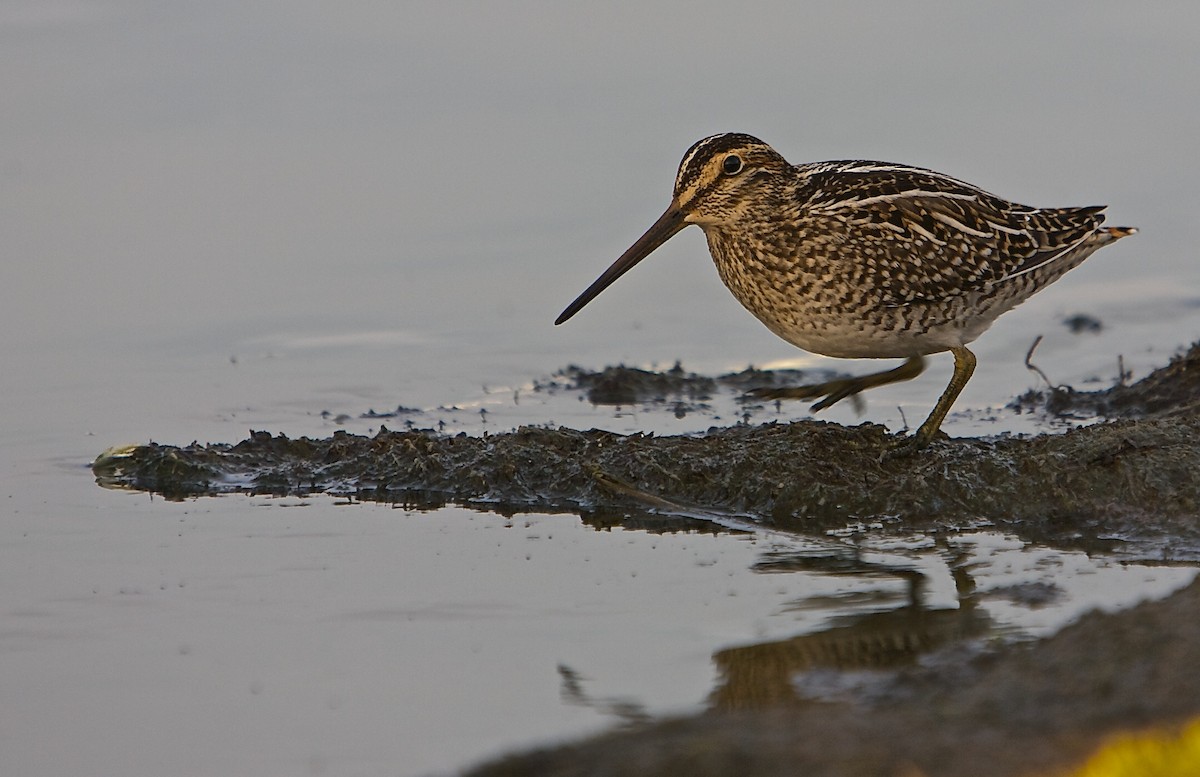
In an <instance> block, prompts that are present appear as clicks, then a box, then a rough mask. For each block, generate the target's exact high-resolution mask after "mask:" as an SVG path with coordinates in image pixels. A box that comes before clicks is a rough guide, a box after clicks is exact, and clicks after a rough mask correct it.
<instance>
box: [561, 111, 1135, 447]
mask: <svg viewBox="0 0 1200 777" xmlns="http://www.w3.org/2000/svg"><path fill="white" fill-rule="evenodd" d="M1105 207H1106V206H1093V207H1071V208H1033V207H1029V206H1026V205H1020V204H1018V203H1015V202H1011V201H1009V200H1005V199H1003V198H1001V197H997V196H996V195H993V194H989V193H988V192H986V191H984V190H983V189H980V188H979V187H977V186H974V185H972V184H969V183H966V182H965V181H961V180H959V179H957V178H952V177H950V176H948V175H944V174H942V173H938V172H934V171H933V170H928V169H925V168H921V167H913V166H910V165H903V164H894V163H891V162H877V161H870V160H861V159H854V160H835V161H828V162H813V163H806V164H799V165H792V164H790V163H789V162H788V161H787V160H785V159H784V158H783V156H781V155H780V154H779V153H778V152H777V151H775V149H773V148H772V147H771V146H769V145H767V144H766V143H765V142H763V141H762V140H759V139H758V138H756V137H754V136H752V135H746V134H742V133H722V134H717V135H711V136H709V137H707V138H704V139H702V140H699V141H697V142H696V143H694V144H693V145H692V147H691V148H689V149H688V150H687V153H685V154H684V155H683V160H682V161H681V162H680V163H679V172H678V174H677V175H676V177H675V187H674V192H673V195H672V197H671V202H670V205H669V206H668V207H667V209H666V211H665V212H663V214H662V215H661V216H660V217H659V218H658V220H657V221H655V222H654V224H653V225H652V226H651V227H650V228H649V229H648V230H646V232H645V234H643V235H642V236H641V237H640V238H638V239H637V241H636V242H634V244H633V245H632V246H630V248H629V249H628V250H627V251H625V253H623V254H621V256H620V258H618V259H617V260H616V261H615V262H614V263H613V264H612V265H611V266H610V267H609V268H608V269H607V270H605V271H604V272H603V273H602V274H601V275H600V277H599V278H597V279H596V281H595V282H594V283H592V284H591V285H590V286H589V287H588V288H587V289H586V290H585V291H584V292H583V293H582V294H580V295H579V297H577V298H576V299H575V301H574V302H572V303H571V304H570V305H568V306H567V307H566V309H565V310H563V312H562V314H561V315H559V317H558V319H557V320H556V321H555V322H554V323H555V324H556V325H557V324H562V323H563V322H565V321H566V320H567V319H569V318H571V317H572V316H574V315H575V314H576V313H578V312H579V311H580V310H581V309H582V308H583V307H584V306H585V305H587V304H588V303H589V302H591V301H592V300H593V299H595V297H596V296H597V295H599V294H600V293H601V292H602V291H604V289H606V288H608V286H609V285H611V284H612V283H613V282H614V281H616V280H617V279H618V278H619V277H621V276H622V275H624V274H625V273H626V272H628V271H629V270H630V269H632V268H633V266H634V265H636V264H637V263H638V262H640V261H642V260H643V259H645V258H646V257H647V256H649V255H650V253H652V252H653V251H654V250H655V249H657V248H658V247H659V246H661V245H662V244H663V243H665V242H666V241H667V240H669V239H670V238H671V237H672V236H674V235H675V234H676V233H678V232H679V231H680V230H682V229H684V228H685V227H687V226H689V225H692V224H695V225H696V226H699V227H700V229H701V230H703V231H704V235H705V237H706V239H707V241H708V248H709V252H710V253H711V254H712V259H713V262H714V263H715V264H716V268H717V274H718V275H719V276H720V278H721V281H722V282H724V284H725V286H727V287H728V288H729V290H730V291H731V292H732V293H733V296H734V297H736V298H737V300H738V301H739V302H740V303H741V304H742V306H743V307H745V308H746V309H747V310H748V311H749V312H750V313H752V314H753V315H754V316H755V317H756V318H758V320H759V321H761V322H762V323H763V324H765V325H766V327H767V328H768V329H770V330H771V331H772V332H774V333H775V334H776V335H778V336H779V337H781V338H783V339H784V340H786V341H787V342H789V343H791V344H792V345H795V346H797V347H799V348H801V349H803V350H805V351H809V352H811V353H816V354H820V355H823V356H830V357H837V358H856V359H858V358H871V359H889V358H899V359H904V361H903V363H901V364H900V365H899V366H897V367H894V368H892V369H888V370H883V371H881V372H875V373H870V374H867V375H862V376H858V377H850V378H839V379H834V380H830V381H826V382H823V383H817V384H813V385H805V386H794V387H767V388H761V389H755V390H753V391H751V392H748V393H749V395H750V396H752V397H755V398H758V399H809V400H811V399H818V400H819V401H817V402H816V403H815V404H814V405H813V406H812V410H813V411H814V412H816V411H820V410H823V409H825V408H827V407H829V406H831V405H833V404H834V403H836V402H839V401H841V400H842V399H845V398H847V397H853V396H855V395H857V394H859V393H860V392H862V391H865V390H867V389H870V388H874V387H876V386H882V385H885V384H888V383H895V382H898V381H904V380H911V379H912V378H915V377H917V376H918V375H920V374H921V372H922V371H924V369H925V364H926V357H927V356H930V355H933V354H938V353H943V352H946V351H949V352H950V353H951V354H952V355H953V356H954V373H953V375H952V376H951V378H950V382H949V384H948V385H947V386H946V389H945V390H944V391H943V392H942V394H941V396H940V398H939V399H938V401H937V403H936V404H935V405H934V408H933V410H932V412H931V413H930V414H929V417H928V418H927V419H926V420H925V421H924V422H923V423H922V424H921V426H920V427H919V428H918V429H917V430H916V432H915V433H913V434H912V435H911V436H908V437H901V438H900V439H899V440H898V441H897V443H896V448H898V449H900V450H902V451H910V452H911V451H915V450H919V449H921V448H924V447H926V446H928V445H929V443H930V442H932V441H933V440H934V438H935V437H936V436H937V434H938V431H939V429H940V428H941V425H942V422H943V421H944V420H945V417H946V414H947V413H948V412H949V411H950V408H951V406H952V405H953V404H954V401H955V400H956V399H957V398H958V395H959V394H960V393H961V392H962V390H963V387H964V386H965V385H966V384H967V381H968V380H970V378H971V375H972V373H973V372H974V370H975V365H976V358H975V355H974V354H973V353H972V352H971V350H970V349H968V347H967V346H968V345H969V344H971V343H972V342H973V341H974V340H975V339H976V338H978V337H979V336H980V335H981V334H983V333H984V331H986V330H987V329H988V327H990V326H991V325H992V323H993V322H994V321H995V320H996V318H997V317H999V316H1000V315H1001V314H1002V313H1005V312H1006V311H1008V310H1011V309H1012V308H1013V307H1015V306H1017V305H1019V304H1020V303H1021V302H1023V301H1025V300H1026V299H1028V298H1029V297H1030V296H1032V295H1033V294H1035V293H1037V292H1038V291H1040V290H1041V289H1043V288H1045V287H1046V286H1048V285H1049V284H1051V283H1053V282H1054V281H1056V280H1058V279H1059V278H1061V277H1062V276H1063V274H1064V273H1066V272H1067V271H1068V270H1071V269H1073V268H1074V267H1076V266H1078V265H1079V264H1080V263H1081V262H1082V261H1083V260H1084V259H1086V258H1087V257H1088V256H1090V255H1091V254H1092V253H1093V252H1095V251H1096V250H1097V249H1099V248H1101V247H1102V246H1105V245H1108V244H1109V243H1112V242H1114V241H1116V240H1119V239H1120V238H1122V237H1126V236H1128V235H1132V234H1134V233H1136V232H1137V230H1136V229H1135V228H1133V227H1106V226H1104V219H1105V215H1104V210H1105Z"/></svg>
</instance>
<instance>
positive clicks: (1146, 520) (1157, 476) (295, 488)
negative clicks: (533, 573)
mask: <svg viewBox="0 0 1200 777" xmlns="http://www.w3.org/2000/svg"><path fill="white" fill-rule="evenodd" d="M1198 374H1200V348H1197V347H1193V348H1192V349H1191V350H1190V351H1188V352H1187V353H1186V354H1184V355H1182V356H1180V357H1178V358H1177V359H1175V360H1173V361H1172V362H1171V363H1170V364H1169V365H1168V366H1166V367H1164V368H1162V369H1160V370H1157V371H1155V372H1154V373H1152V374H1150V375H1149V376H1147V377H1146V378H1145V379H1143V380H1141V381H1139V382H1138V383H1136V384H1133V385H1128V386H1126V385H1118V386H1116V387H1113V388H1111V389H1107V390H1105V391H1101V392H1091V393H1084V392H1074V391H1071V390H1069V389H1065V388H1053V389H1049V390H1048V391H1047V392H1045V393H1044V394H1043V395H1041V397H1040V398H1039V396H1038V395H1033V394H1031V395H1027V396H1026V397H1024V398H1022V400H1021V401H1022V407H1023V409H1024V410H1025V411H1026V412H1041V413H1045V414H1047V415H1048V416H1053V415H1061V414H1063V413H1067V412H1071V413H1076V414H1078V413H1081V412H1086V413H1087V414H1089V415H1093V416H1094V415H1097V414H1101V415H1104V416H1106V417H1107V418H1109V419H1113V420H1104V421H1101V422H1096V423H1092V424H1090V425H1086V426H1081V427H1079V428H1075V429H1072V430H1070V431H1068V432H1066V433H1064V434H1042V435H1037V436H1033V437H1014V436H999V437H995V438H987V439H981V438H959V439H944V440H941V441H939V442H937V443H936V444H935V445H933V446H932V447H931V448H930V449H929V450H927V451H924V452H922V453H920V454H918V455H915V456H906V457H897V456H890V455H888V454H889V451H890V450H891V446H892V444H893V442H894V439H895V438H894V436H893V435H892V434H890V433H889V431H888V430H887V429H885V428H883V427H881V426H878V425H873V424H863V425H860V426H855V427H844V426H840V425H837V424H829V423H823V422H820V421H812V420H802V421H796V422H792V423H767V424H760V425H751V424H747V423H741V424H738V425H735V426H726V427H719V428H712V429H710V430H708V432H706V433H704V434H694V435H673V436H654V435H650V434H634V435H620V434H614V433H611V432H606V431H601V430H596V429H592V430H587V431H581V430H575V429H567V428H550V427H522V428H519V429H516V430H514V431H509V432H503V433H497V434H487V435H481V436H471V435H466V434H457V435H448V434H441V433H438V432H436V431H433V430H422V429H408V430H405V431H392V430H388V429H386V428H381V429H380V430H379V431H378V432H377V433H376V434H374V435H372V436H363V435H354V434H349V433H342V432H339V433H336V434H334V435H333V436H332V437H329V438H326V439H319V440H313V439H308V438H300V439H289V438H287V437H284V436H282V435H275V434H271V433H269V432H255V433H252V434H251V436H250V437H249V438H248V439H246V440H243V441H242V442H239V443H236V444H207V445H199V444H192V445H188V446H183V447H176V446H170V445H159V444H154V443H151V444H148V445H140V446H130V447H124V448H117V449H111V450H109V451H106V452H105V453H104V454H102V455H101V456H100V457H99V458H97V459H96V461H95V464H94V470H95V474H96V477H97V479H98V481H99V482H100V483H101V484H102V485H106V486H110V487H120V488H133V489H141V490H147V491H154V492H159V493H162V494H164V495H167V496H169V497H186V496H192V495H200V494H217V493H226V492H231V491H247V492H253V493H270V494H309V493H313V492H328V493H334V494H345V495H353V496H354V497H356V498H358V499H367V500H379V501H387V502H401V503H406V504H412V505H415V506H437V505H441V504H446V503H458V504H466V505H476V506H479V507H482V508H485V509H490V510H500V511H521V510H540V511H547V510H551V511H556V510H557V511H562V510H569V511H589V512H590V511H604V510H618V511H620V510H625V511H628V510H638V509H651V510H654V511H656V512H660V513H676V514H681V515H688V514H697V513H700V514H709V515H712V514H717V515H732V516H747V517H751V518H753V519H755V520H758V521H762V522H765V523H767V524H769V525H772V526H773V527H775V528H779V529H785V530H793V531H814V530H823V529H830V528H835V527H839V526H844V525H846V524H847V523H848V522H856V521H857V522H871V521H884V522H889V523H898V524H901V525H903V526H906V527H910V528H915V529H929V528H935V527H938V526H957V525H963V524H973V523H978V522H981V521H983V522H990V523H993V524H995V525H998V526H1001V527H1003V528H1005V529H1007V530H1010V531H1013V532H1015V533H1017V534H1019V535H1020V536H1023V537H1026V538H1028V539H1036V540H1039V541H1044V542H1045V541H1048V542H1058V543H1060V544H1061V543H1069V544H1076V545H1078V544H1083V545H1087V544H1088V543H1101V542H1103V543H1110V544H1111V543H1124V545H1125V547H1126V548H1127V549H1128V550H1129V551H1130V552H1132V553H1134V554H1136V555H1142V556H1158V557H1165V558H1174V559H1195V558H1197V557H1200V543H1198V542H1197V540H1198V539H1200V530H1198V527H1197V522H1196V520H1195V516H1196V514H1197V511H1198V510H1200V478H1197V477H1195V473H1196V472H1198V471H1200V444H1198V440H1200V435H1198V433H1200V412H1197V408H1198V405H1197V401H1196V396H1197V391H1196V388H1197V387H1196V383H1197V377H1196V376H1197V375H1198ZM787 377H788V378H792V379H794V378H795V377H796V376H787ZM560 378H561V379H562V380H563V381H564V383H563V384H561V385H558V386H557V388H559V389H563V390H576V391H581V392H586V393H587V395H588V396H589V397H590V398H591V400H592V401H593V402H612V403H633V402H637V401H655V402H659V403H663V404H666V405H667V406H668V407H673V406H676V405H679V404H683V403H688V405H689V406H691V407H695V406H696V404H697V403H703V402H705V401H706V400H707V399H708V398H710V397H711V396H712V395H713V394H715V393H716V392H718V391H739V392H740V391H741V390H742V389H744V388H746V387H747V386H749V385H762V384H763V383H764V382H767V381H770V380H777V379H778V378H777V376H771V375H769V374H763V373H757V372H748V373H743V374H739V375H734V376H723V377H721V378H704V377H702V376H695V375H688V374H686V373H683V372H682V370H680V369H679V368H676V369H674V370H669V371H667V372H664V373H650V372H645V371H641V370H616V369H610V370H607V371H605V372H603V373H586V372H584V371H581V370H578V369H572V370H567V371H564V372H563V373H562V374H561V375H560ZM762 410H763V408H762V406H761V405H759V406H754V405H747V406H746V415H747V416H748V417H752V415H753V413H754V412H755V411H758V412H761V411H762Z"/></svg>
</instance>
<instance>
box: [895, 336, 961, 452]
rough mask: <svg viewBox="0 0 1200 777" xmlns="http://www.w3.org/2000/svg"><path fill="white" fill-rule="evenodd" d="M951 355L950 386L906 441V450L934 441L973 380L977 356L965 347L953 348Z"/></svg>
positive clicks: (917, 448) (915, 448) (916, 448)
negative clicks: (960, 396)
mask: <svg viewBox="0 0 1200 777" xmlns="http://www.w3.org/2000/svg"><path fill="white" fill-rule="evenodd" d="M950 353H952V354H954V374H953V375H952V376H951V377H950V384H949V385H948V386H946V390H945V391H943V392H942V396H941V397H939V398H938V401H937V404H936V405H934V406H933V412H932V413H930V414H929V417H928V418H926V419H925V423H923V424H921V428H919V429H917V433H916V434H914V435H913V436H912V437H911V438H909V439H908V440H905V441H904V447H905V448H909V449H911V450H920V449H921V448H924V447H925V446H926V445H928V444H929V443H930V442H932V441H933V438H934V435H936V434H937V433H938V429H940V428H941V427H942V421H944V420H946V414H947V413H949V412H950V406H951V405H953V404H954V400H956V399H958V395H959V394H961V393H962V390H963V387H964V386H966V385H967V381H969V380H970V379H971V374H972V373H973V372H975V354H973V353H971V352H970V351H968V350H967V349H966V348H965V347H963V346H959V347H958V348H951V349H950Z"/></svg>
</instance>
